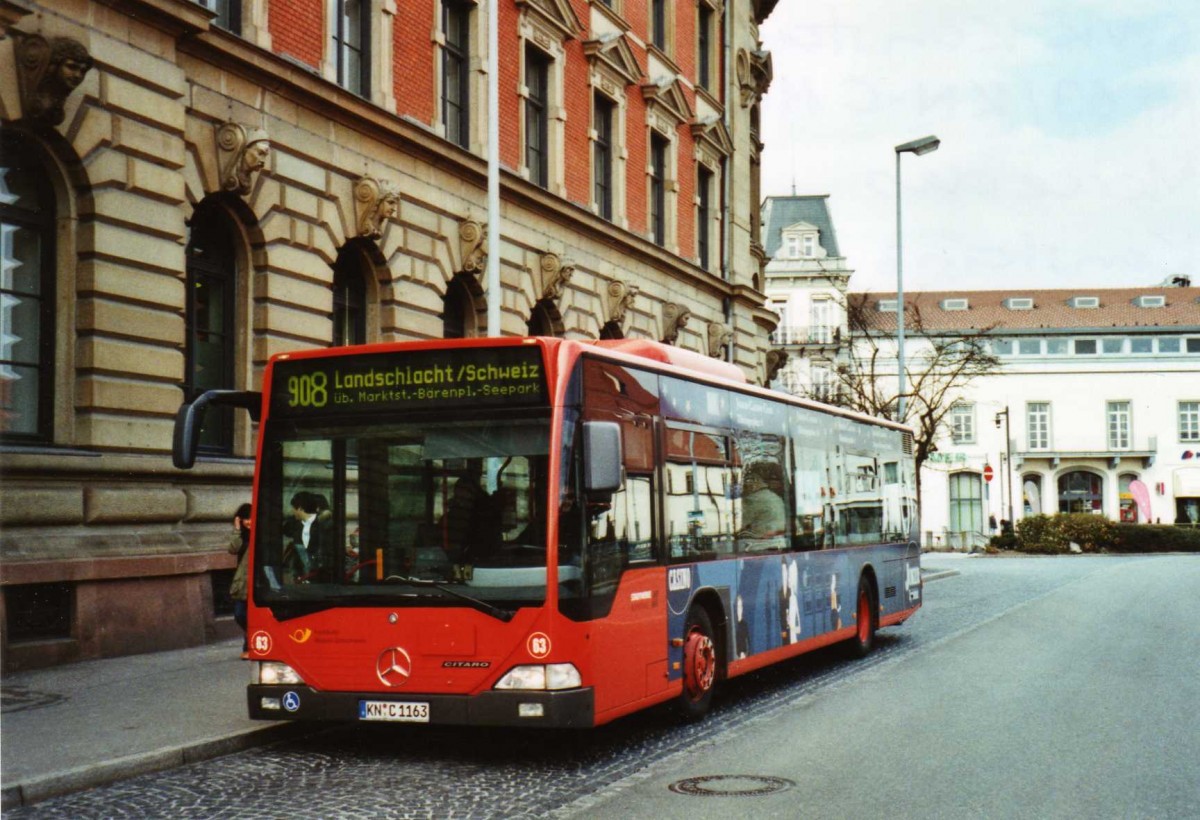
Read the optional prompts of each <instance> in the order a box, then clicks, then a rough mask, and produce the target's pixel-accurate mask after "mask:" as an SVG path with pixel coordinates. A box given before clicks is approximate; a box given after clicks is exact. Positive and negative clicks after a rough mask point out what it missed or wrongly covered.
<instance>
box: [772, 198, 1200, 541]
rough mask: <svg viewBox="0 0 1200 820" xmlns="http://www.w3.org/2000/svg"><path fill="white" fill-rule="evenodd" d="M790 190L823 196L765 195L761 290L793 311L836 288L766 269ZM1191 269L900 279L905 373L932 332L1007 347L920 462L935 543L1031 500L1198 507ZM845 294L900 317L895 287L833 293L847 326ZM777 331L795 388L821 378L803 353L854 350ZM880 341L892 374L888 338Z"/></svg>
mask: <svg viewBox="0 0 1200 820" xmlns="http://www.w3.org/2000/svg"><path fill="white" fill-rule="evenodd" d="M796 199H805V200H813V199H818V200H821V201H822V202H823V201H824V197H818V198H811V197H809V198H795V197H781V198H779V199H777V200H776V202H775V203H769V204H768V205H767V206H765V207H764V219H763V227H764V230H765V231H768V232H772V231H774V232H778V233H779V238H776V237H774V236H771V235H770V233H768V235H767V236H766V237H764V243H763V244H764V246H766V247H767V249H768V252H771V251H772V250H774V251H775V252H776V255H775V257H774V258H773V259H772V261H771V263H770V264H768V266H767V275H768V280H767V283H766V288H765V290H766V292H767V294H768V295H769V296H770V297H772V300H773V302H774V303H775V304H777V305H780V306H781V307H783V308H784V309H785V310H788V311H794V310H795V308H794V307H793V306H794V305H802V304H811V303H812V299H813V295H814V294H816V295H817V296H818V297H819V296H820V295H823V294H824V293H826V292H827V290H828V287H827V285H826V284H825V283H824V282H823V281H822V280H821V279H820V277H817V276H809V277H807V278H805V277H800V276H796V275H794V274H791V273H790V272H789V273H787V274H785V275H784V276H782V277H779V278H775V277H773V276H772V272H773V270H774V269H776V265H777V264H782V265H783V266H784V269H785V270H786V264H787V259H786V258H781V257H780V255H779V254H780V252H782V254H783V256H784V257H786V256H787V253H788V246H787V244H786V243H785V241H784V240H783V239H782V237H783V235H784V228H785V227H786V226H783V225H782V224H781V221H786V220H781V221H774V220H771V219H770V218H769V217H768V215H769V214H770V213H771V212H772V211H773V210H774V209H775V208H777V207H778V202H779V200H788V201H791V200H796ZM825 213H826V214H827V213H828V212H827V211H825ZM789 218H790V217H789ZM829 234H830V235H831V236H832V226H830V229H829ZM841 261H842V262H843V264H842V267H843V269H844V260H841ZM846 275H847V279H848V276H849V271H848V270H846ZM1190 284H1191V283H1190V281H1189V280H1188V279H1187V278H1186V277H1177V278H1175V279H1174V280H1173V281H1171V282H1168V283H1166V284H1164V285H1160V286H1154V287H1144V288H1119V289H1071V290H1052V289H1041V290H1031V289H1022V290H1005V291H1000V290H996V291H945V292H916V293H907V294H906V296H905V302H906V311H905V314H906V316H907V317H910V318H909V320H908V321H906V328H907V333H906V336H907V342H906V347H905V351H906V360H907V361H908V365H909V366H908V367H907V368H906V369H907V370H908V372H909V373H910V374H911V373H912V372H913V371H912V366H913V363H914V362H917V361H919V358H920V350H921V347H922V345H927V344H928V339H929V338H930V337H935V336H943V337H944V336H958V335H962V336H968V335H976V334H982V335H983V336H984V337H985V338H986V339H987V341H988V344H989V346H990V348H991V350H992V352H993V353H994V354H996V355H997V356H998V357H999V359H1000V369H999V371H998V372H996V373H995V374H993V375H989V376H986V377H980V378H978V379H976V380H974V381H972V382H970V383H969V384H967V385H966V386H965V387H964V388H963V389H962V390H961V391H960V393H959V395H957V397H956V398H955V400H954V404H953V407H952V409H951V412H950V413H949V415H948V416H947V421H946V424H945V425H944V429H943V431H942V434H941V436H940V437H939V438H938V440H937V442H936V443H937V451H936V452H934V453H933V454H932V456H931V457H930V459H929V460H928V461H927V462H926V463H925V465H924V468H923V470H922V473H921V488H922V511H921V521H922V524H921V526H922V530H923V532H924V535H923V540H924V541H925V543H926V545H928V546H969V545H975V544H979V543H982V542H984V541H986V539H987V537H988V536H990V535H991V526H990V522H991V519H994V520H995V521H996V522H997V523H999V522H1001V521H1002V520H1004V519H1009V520H1019V519H1020V518H1022V517H1024V516H1026V515H1032V514H1036V513H1055V512H1060V511H1061V512H1090V513H1094V514H1097V515H1103V516H1105V517H1106V518H1109V519H1112V520H1114V521H1117V520H1120V521H1143V522H1144V521H1150V522H1161V523H1164V524H1166V523H1172V522H1177V521H1178V522H1181V523H1193V524H1194V523H1197V522H1198V521H1200V288H1195V287H1191V286H1190ZM802 291H807V293H803V292H802ZM847 291H848V287H846V286H845V285H844V286H843V292H847ZM847 300H849V301H850V302H851V303H855V302H857V303H859V304H861V305H862V307H863V308H864V309H865V311H866V312H867V314H868V318H869V326H872V327H877V328H880V332H881V333H884V334H886V333H888V332H889V331H890V329H891V328H894V327H895V324H896V315H895V314H896V307H895V301H896V294H895V293H847V295H846V296H845V298H844V299H841V300H834V301H835V304H836V305H837V306H839V307H840V310H841V313H840V314H839V316H838V317H837V318H836V319H834V320H832V321H831V324H837V325H838V326H840V327H841V328H842V329H843V331H842V332H843V333H845V332H846V331H845V324H846V322H845V306H846V304H847ZM916 315H919V316H920V323H919V324H920V329H919V330H918V328H917V327H916V326H915V325H917V323H916V322H914V321H912V318H911V317H913V316H916ZM786 318H788V317H787V316H785V319H786ZM787 324H788V323H787V322H786V321H781V323H780V327H781V329H782V328H784V327H785V326H787ZM779 341H780V343H781V344H782V345H783V347H784V349H785V350H787V351H788V352H789V363H788V365H787V366H786V368H787V369H786V370H785V372H790V373H791V374H792V376H791V383H790V384H787V385H786V387H787V389H789V390H791V391H793V392H799V393H808V392H809V390H810V386H811V385H812V384H813V380H812V379H811V378H810V379H809V380H807V381H805V380H804V378H803V375H802V374H803V373H804V372H805V362H804V361H800V362H797V361H796V360H797V359H800V360H807V359H808V358H809V357H810V356H812V355H813V354H815V355H816V357H817V358H816V359H815V361H820V362H825V361H828V362H836V361H837V360H838V358H839V357H844V356H849V355H850V354H851V351H852V350H853V349H854V348H853V347H852V346H851V345H850V340H849V339H842V340H841V341H842V343H841V344H838V345H836V346H834V348H832V349H830V348H828V347H821V348H819V349H818V348H811V347H808V346H805V345H797V344H790V343H789V341H790V340H788V339H782V338H781V339H780V340H779ZM885 350H887V351H888V352H889V353H890V356H891V361H890V363H889V364H890V367H891V378H893V379H894V378H895V373H896V371H895V348H894V345H893V346H891V347H890V348H885ZM887 366H888V365H887V364H885V367H884V371H883V373H882V377H883V378H888V375H887V373H886V369H887ZM775 384H776V385H778V386H780V387H783V386H784V384H782V383H781V382H780V380H779V379H777V381H776V382H775ZM989 474H990V475H991V476H992V480H990V481H988V480H987V479H986V476H987V475H989Z"/></svg>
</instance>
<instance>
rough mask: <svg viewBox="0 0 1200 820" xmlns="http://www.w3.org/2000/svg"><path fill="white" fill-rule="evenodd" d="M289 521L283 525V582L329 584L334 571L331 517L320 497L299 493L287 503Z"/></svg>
mask: <svg viewBox="0 0 1200 820" xmlns="http://www.w3.org/2000/svg"><path fill="white" fill-rule="evenodd" d="M289 504H290V506H291V508H292V518H291V519H290V520H288V521H286V522H285V523H284V525H283V573H284V579H285V581H291V580H314V579H316V580H329V577H328V576H329V575H330V574H331V573H332V571H333V514H332V511H331V510H330V509H329V502H328V501H326V500H325V496H323V495H321V494H319V493H313V492H308V491H307V490H301V491H300V492H297V493H295V494H294V495H292V499H291V501H290V502H289Z"/></svg>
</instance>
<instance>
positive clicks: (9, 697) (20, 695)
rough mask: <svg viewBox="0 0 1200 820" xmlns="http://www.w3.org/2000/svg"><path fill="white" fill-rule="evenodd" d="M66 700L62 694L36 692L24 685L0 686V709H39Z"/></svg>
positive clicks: (19, 710)
mask: <svg viewBox="0 0 1200 820" xmlns="http://www.w3.org/2000/svg"><path fill="white" fill-rule="evenodd" d="M63 700H66V698H64V697H63V696H62V695H56V694H54V693H53V692H38V691H36V690H34V689H29V688H27V687H24V686H3V687H0V711H3V712H22V711H24V710H26V709H40V708H42V707H43V706H53V705H54V704H56V703H59V702H61V701H63Z"/></svg>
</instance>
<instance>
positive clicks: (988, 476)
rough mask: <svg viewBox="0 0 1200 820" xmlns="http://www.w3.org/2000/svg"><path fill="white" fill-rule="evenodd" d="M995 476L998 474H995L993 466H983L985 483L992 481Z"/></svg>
mask: <svg viewBox="0 0 1200 820" xmlns="http://www.w3.org/2000/svg"><path fill="white" fill-rule="evenodd" d="M995 474H996V473H995V471H993V470H992V465H991V464H985V465H983V480H984V481H991V480H992V476H994V475H995Z"/></svg>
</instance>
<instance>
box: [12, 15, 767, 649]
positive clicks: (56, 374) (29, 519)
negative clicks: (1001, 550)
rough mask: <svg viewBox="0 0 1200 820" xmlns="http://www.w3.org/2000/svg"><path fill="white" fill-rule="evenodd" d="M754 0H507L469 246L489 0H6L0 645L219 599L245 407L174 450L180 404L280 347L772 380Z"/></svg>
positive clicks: (247, 441)
mask: <svg viewBox="0 0 1200 820" xmlns="http://www.w3.org/2000/svg"><path fill="white" fill-rule="evenodd" d="M773 5H774V3H773V2H771V0H756V1H755V2H751V0H723V1H722V0H663V2H660V1H659V0H654V1H653V2H646V3H642V2H633V1H632V0H608V1H607V2H606V1H605V0H500V3H499V8H500V13H499V17H498V38H499V42H500V55H499V65H500V69H499V78H498V80H499V86H500V92H499V98H498V99H499V107H500V132H501V148H500V159H501V167H502V170H501V185H502V189H501V203H502V204H501V219H502V226H501V228H500V234H501V237H502V241H501V243H500V245H501V246H500V247H499V248H495V249H491V248H488V247H487V245H486V242H485V241H484V237H485V235H486V233H485V230H486V221H487V215H486V207H485V203H486V197H485V193H486V145H487V140H486V120H485V118H484V112H485V111H486V107H485V100H486V96H485V95H486V86H487V75H486V65H487V62H486V53H485V47H486V42H487V36H486V35H487V26H488V21H487V19H486V6H485V4H483V3H475V2H467V1H466V0H463V2H458V1H457V0H418V2H405V3H403V4H397V3H394V2H391V0H366V1H365V2H363V3H361V4H356V3H348V2H344V0H287V2H284V0H275V2H272V0H212V2H209V3H206V4H201V3H195V2H189V1H188V0H54V2H42V3H39V2H36V1H35V0H0V26H2V30H0V34H2V39H0V121H2V124H3V132H2V137H0V138H2V140H3V144H2V146H0V150H2V154H0V157H2V159H3V161H2V162H0V174H2V175H3V177H2V178H3V186H2V187H0V221H2V224H3V231H4V244H3V257H4V258H3V265H4V270H3V280H2V281H0V299H2V300H3V301H2V302H0V315H2V316H3V319H4V322H3V324H4V326H3V328H0V388H2V389H0V399H2V400H3V408H2V409H3V418H2V420H0V424H2V426H0V475H2V480H3V485H2V487H0V502H2V507H0V527H2V528H3V530H2V533H0V556H2V558H3V565H2V566H3V573H2V576H0V581H2V584H3V592H4V595H3V607H4V612H3V618H2V619H0V623H3V636H2V637H3V657H4V668H5V669H7V670H12V669H18V668H26V667H30V666H35V665H45V664H49V663H58V662H64V661H68V660H73V659H78V658H86V657H98V656H104V655H113V654H122V653H128V652H138V651H150V650H157V649H165V648H171V647H178V646H186V645H193V644H197V643H201V642H203V641H205V640H209V639H212V638H213V637H214V636H220V635H224V634H229V633H231V632H232V631H233V626H232V624H231V623H229V619H228V618H226V617H223V616H222V613H223V612H224V606H223V604H222V600H221V599H222V596H223V594H224V588H225V584H226V574H227V573H228V571H229V568H230V567H231V566H232V560H233V559H232V556H230V555H229V554H228V553H227V552H226V551H225V549H224V541H225V540H226V534H227V530H228V529H229V521H230V520H231V516H232V513H233V510H234V509H235V508H236V507H237V505H238V504H239V503H241V502H242V501H246V500H248V499H249V494H250V483H251V478H252V473H253V453H254V439H255V430H254V429H253V425H252V423H251V422H250V421H249V420H248V419H247V418H245V415H244V414H240V417H234V416H230V417H229V419H228V420H227V422H226V423H224V424H218V425H216V426H215V427H214V428H213V429H212V430H210V431H209V432H208V434H207V437H206V439H205V441H204V451H205V456H204V457H203V458H202V459H201V461H200V463H199V464H198V465H197V467H196V469H194V470H192V471H189V472H179V471H176V470H174V469H173V468H172V466H171V462H170V457H169V451H170V447H171V435H172V427H173V418H174V414H175V412H176V410H177V409H178V407H179V405H180V403H181V401H182V400H183V399H184V398H185V397H187V396H190V395H192V394H194V393H196V392H198V391H200V390H204V389H209V388H213V387H228V388H236V389H259V388H260V387H261V377H262V373H263V368H264V366H265V364H266V362H267V359H268V358H269V357H270V356H272V355H274V354H277V353H282V352H286V351H291V350H296V349H301V348H311V347H322V346H329V345H331V344H340V343H355V342H378V341H392V340H409V339H428V338H440V337H443V336H472V335H486V334H489V333H490V334H492V335H497V334H500V335H524V334H529V333H536V334H551V335H559V336H565V337H571V338H596V337H601V336H604V337H622V336H623V337H639V338H650V339H660V340H668V341H670V342H671V343H673V344H677V345H679V346H681V347H684V348H689V349H692V350H697V351H701V352H703V353H705V354H707V355H712V356H718V357H721V358H725V359H728V360H730V361H733V362H735V363H737V364H738V365H740V366H741V367H743V369H745V370H746V372H747V373H748V375H749V378H750V379H751V380H752V381H757V382H763V381H764V380H765V379H766V372H767V357H766V354H767V348H768V341H767V339H768V334H769V332H770V331H771V330H772V329H773V328H774V324H775V317H774V315H773V314H772V313H770V312H769V311H767V310H766V309H765V308H764V306H763V302H764V298H763V293H762V281H761V265H762V264H763V262H764V260H765V257H764V254H763V252H762V249H761V247H760V246H759V244H758V241H757V234H758V220H759V210H758V202H757V200H758V181H757V174H758V157H759V152H760V151H761V149H762V146H761V144H760V143H759V142H758V135H757V123H758V107H759V104H760V101H761V97H762V95H763V93H764V92H765V90H766V87H767V85H768V83H769V82H770V78H771V62H770V56H769V55H768V54H766V53H764V52H763V51H761V49H760V45H759V41H758V25H759V23H761V22H762V20H763V19H764V18H765V17H766V16H767V15H768V14H769V13H770V11H771V8H772V7H773ZM206 6H212V8H211V9H210V8H208V7H206ZM493 252H494V253H497V254H498V255H499V259H500V268H501V281H502V284H501V288H500V293H498V294H492V293H488V292H487V289H486V284H485V280H484V276H483V271H484V268H485V262H486V258H487V254H489V253H493ZM492 299H498V300H499V301H500V308H501V311H500V313H501V320H500V327H499V328H489V327H487V326H486V325H487V305H488V302H489V300H492Z"/></svg>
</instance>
